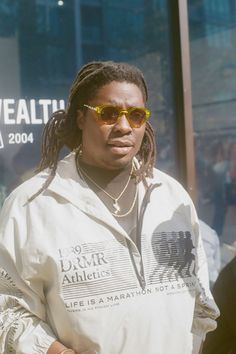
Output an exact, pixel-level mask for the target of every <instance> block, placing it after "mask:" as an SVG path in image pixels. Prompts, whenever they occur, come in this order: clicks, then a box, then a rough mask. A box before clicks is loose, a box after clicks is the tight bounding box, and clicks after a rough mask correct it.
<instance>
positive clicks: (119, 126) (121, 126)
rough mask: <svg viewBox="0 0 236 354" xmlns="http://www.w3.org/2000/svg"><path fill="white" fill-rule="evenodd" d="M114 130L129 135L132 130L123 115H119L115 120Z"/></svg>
mask: <svg viewBox="0 0 236 354" xmlns="http://www.w3.org/2000/svg"><path fill="white" fill-rule="evenodd" d="M114 129H115V130H120V131H121V132H123V133H129V132H131V131H132V128H131V126H130V124H129V121H128V119H127V117H126V114H125V113H121V115H120V116H119V118H118V119H117V122H116V123H115V125H114Z"/></svg>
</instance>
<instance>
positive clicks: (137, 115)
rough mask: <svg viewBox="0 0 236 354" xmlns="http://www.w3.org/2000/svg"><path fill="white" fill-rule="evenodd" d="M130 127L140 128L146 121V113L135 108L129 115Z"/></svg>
mask: <svg viewBox="0 0 236 354" xmlns="http://www.w3.org/2000/svg"><path fill="white" fill-rule="evenodd" d="M129 118H130V121H131V123H132V126H133V127H134V128H135V127H136V128H138V127H140V126H141V125H142V124H143V123H144V122H145V120H146V112H145V110H144V109H141V108H135V109H133V110H132V111H131V112H130V114H129Z"/></svg>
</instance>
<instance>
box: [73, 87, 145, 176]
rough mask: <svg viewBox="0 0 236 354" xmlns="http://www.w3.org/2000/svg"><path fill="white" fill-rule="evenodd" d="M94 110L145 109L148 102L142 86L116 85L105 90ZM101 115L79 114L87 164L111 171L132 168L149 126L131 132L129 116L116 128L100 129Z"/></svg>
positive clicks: (84, 157) (103, 126)
mask: <svg viewBox="0 0 236 354" xmlns="http://www.w3.org/2000/svg"><path fill="white" fill-rule="evenodd" d="M86 103H88V104H89V105H90V106H93V107H95V106H100V105H103V104H112V105H115V106H119V107H121V108H123V109H127V108H129V107H145V103H144V98H143V95H142V92H141V90H140V89H139V87H138V86H136V85H135V84H132V83H128V82H116V81H113V82H111V83H109V84H107V85H104V86H102V87H101V88H100V89H99V91H98V92H97V94H96V96H95V97H94V98H93V99H91V100H90V101H89V102H86ZM96 115H97V113H96V112H95V111H93V110H91V109H89V108H88V109H87V110H86V111H85V112H82V111H79V113H78V118H77V124H78V127H79V128H80V129H81V130H82V159H83V161H84V162H86V163H88V164H90V165H93V166H98V167H103V168H106V169H110V170H115V169H121V168H124V167H126V166H128V165H129V164H130V163H131V161H132V159H133V157H134V156H135V155H136V154H137V152H138V151H139V149H140V146H141V143H142V140H143V136H144V132H145V124H143V125H142V126H141V127H140V128H131V127H130V125H129V122H128V120H127V119H126V116H125V115H122V116H121V117H119V119H118V120H117V122H116V123H114V124H112V125H105V124H103V125H100V124H99V123H98V122H97V121H96Z"/></svg>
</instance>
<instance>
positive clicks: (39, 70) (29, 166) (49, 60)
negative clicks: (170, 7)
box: [0, 0, 176, 203]
mask: <svg viewBox="0 0 236 354" xmlns="http://www.w3.org/2000/svg"><path fill="white" fill-rule="evenodd" d="M26 9H27V11H26ZM0 44H1V54H0V77H1V81H0V117H1V119H0V167H1V169H0V171H1V174H0V185H1V187H0V200H1V203H2V201H3V199H4V197H5V196H6V195H7V194H8V193H9V191H10V190H12V189H13V188H14V187H15V186H17V185H18V184H19V183H21V182H22V181H24V180H25V179H27V178H28V177H30V176H31V175H32V174H33V171H34V169H35V167H36V165H37V164H38V162H39V154H40V139H41V132H42V128H43V125H44V124H45V123H46V122H47V120H48V117H49V115H50V114H51V113H52V112H53V111H55V110H57V109H60V108H63V107H65V104H66V103H65V101H66V98H67V95H68V91H69V87H70V84H71V82H72V80H73V78H74V76H75V74H76V72H77V70H78V69H79V68H80V67H81V66H82V65H83V64H84V63H86V62H87V61H90V60H98V59H102V60H116V61H127V62H130V63H132V64H135V65H137V66H138V67H139V68H141V69H142V70H143V72H144V74H145V76H146V78H147V82H148V86H149V94H150V97H149V102H148V107H149V108H150V109H151V117H152V118H151V122H152V124H153V126H154V129H155V131H156V132H157V137H158V147H159V148H158V150H159V154H158V155H159V162H158V163H159V167H160V168H161V169H163V170H166V171H168V172H170V173H171V174H173V175H174V174H175V171H176V163H175V156H174V153H173V151H175V134H174V131H175V126H174V110H173V103H172V77H171V56H170V48H169V16H168V11H167V2H166V1H163V0H159V1H152V2H149V1H147V2H144V1H142V0H138V1H137V0H136V1H133V0H130V1H127V0H126V1H116V0H112V1H110V0H109V1H108V0H105V1H99V0H97V1H95V0H93V1H92V0H91V1H88V0H86V1H85V0H84V1H82V0H81V1H79V0H76V1H72V0H70V1H68V0H67V1H62V0H61V1H56V0H20V1H16V0H4V1H1V4H0Z"/></svg>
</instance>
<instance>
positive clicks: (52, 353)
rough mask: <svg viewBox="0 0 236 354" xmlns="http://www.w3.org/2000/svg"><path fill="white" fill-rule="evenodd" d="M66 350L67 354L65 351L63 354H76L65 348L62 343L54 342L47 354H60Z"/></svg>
mask: <svg viewBox="0 0 236 354" xmlns="http://www.w3.org/2000/svg"><path fill="white" fill-rule="evenodd" d="M66 349H68V352H67V351H66V352H65V354H67V353H68V354H76V353H75V352H74V350H72V349H69V348H67V347H65V346H64V345H63V344H62V343H60V342H58V341H55V342H53V343H52V344H51V345H50V347H49V349H48V351H47V354H61V353H62V352H63V351H64V350H66Z"/></svg>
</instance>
